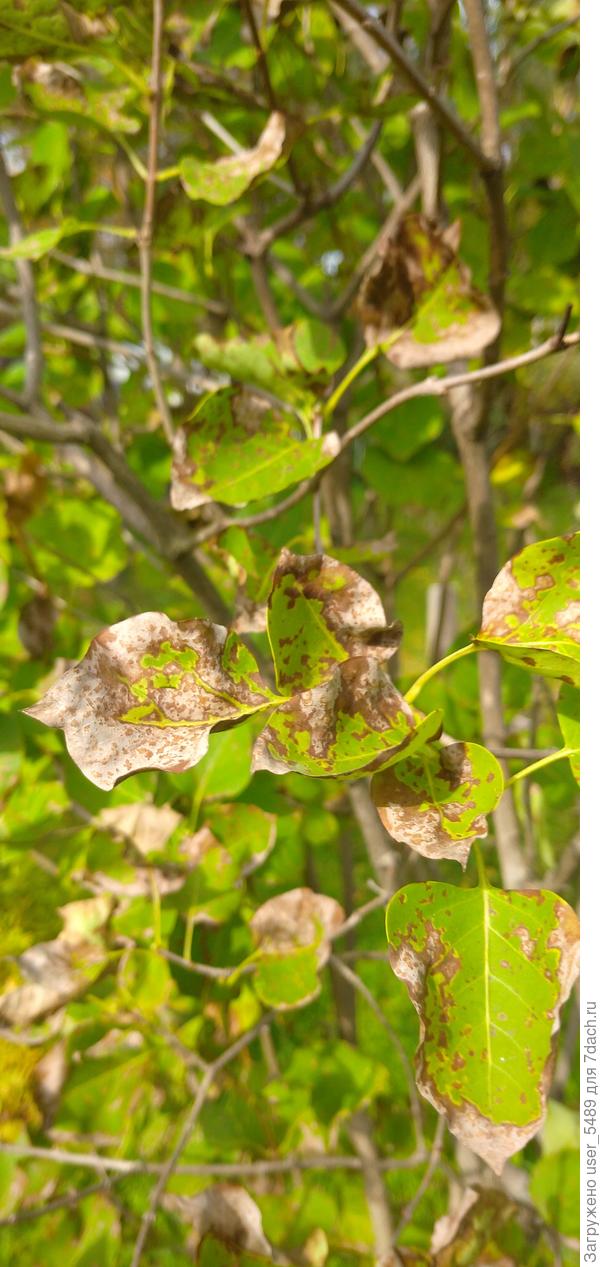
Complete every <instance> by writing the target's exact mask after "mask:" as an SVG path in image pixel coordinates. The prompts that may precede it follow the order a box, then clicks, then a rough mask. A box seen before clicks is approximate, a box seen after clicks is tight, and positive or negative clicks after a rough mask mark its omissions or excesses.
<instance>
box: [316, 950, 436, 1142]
mask: <svg viewBox="0 0 600 1267" xmlns="http://www.w3.org/2000/svg"><path fill="white" fill-rule="evenodd" d="M330 962H331V965H332V967H333V968H334V969H335V971H336V972H339V974H340V976H341V977H343V978H344V980H345V981H347V982H348V983H349V985H351V986H352V988H353V990H356V993H357V994H360V996H361V998H363V999H364V1000H365V1003H366V1004H367V1007H369V1008H370V1009H371V1011H372V1013H373V1015H374V1016H375V1017H376V1018H377V1020H378V1022H379V1024H380V1025H381V1027H382V1029H383V1030H385V1033H386V1034H387V1036H388V1038H389V1040H390V1042H391V1044H392V1047H394V1049H395V1050H396V1051H397V1053H398V1056H399V1057H400V1063H401V1065H402V1068H403V1070H404V1076H405V1078H406V1085H407V1088H408V1098H409V1101H410V1107H411V1112H412V1119H413V1125H414V1128H415V1144H416V1147H417V1149H418V1151H419V1152H423V1151H424V1149H425V1140H424V1135H423V1110H422V1108H421V1101H420V1100H419V1096H418V1094H417V1089H416V1087H415V1081H414V1077H413V1071H412V1067H411V1063H410V1061H409V1059H408V1056H407V1055H406V1052H405V1050H404V1047H403V1045H402V1043H401V1041H400V1039H399V1038H398V1035H397V1033H396V1031H395V1029H394V1028H393V1026H392V1025H391V1024H390V1022H389V1021H388V1019H387V1016H386V1015H385V1014H384V1012H383V1011H382V1009H381V1008H380V1006H379V1004H378V1002H377V999H376V998H375V997H374V995H373V994H372V993H371V991H370V990H369V987H368V986H367V985H365V982H364V981H363V980H362V978H361V977H359V976H358V973H356V972H353V970H352V968H349V967H348V964H347V963H345V962H344V960H343V959H340V958H338V956H337V955H332V956H331V960H330Z"/></svg>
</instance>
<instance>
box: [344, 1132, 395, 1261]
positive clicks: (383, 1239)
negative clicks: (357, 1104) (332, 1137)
mask: <svg viewBox="0 0 600 1267" xmlns="http://www.w3.org/2000/svg"><path fill="white" fill-rule="evenodd" d="M347 1131H348V1136H349V1138H350V1140H351V1142H352V1147H353V1148H354V1149H355V1150H356V1152H357V1154H358V1156H359V1158H360V1161H361V1164H362V1173H363V1182H364V1188H365V1198H366V1202H367V1205H368V1207H369V1217H370V1219H371V1227H372V1228H373V1242H374V1247H375V1254H376V1257H377V1258H378V1259H380V1258H385V1257H386V1255H387V1254H389V1253H390V1252H391V1251H392V1249H393V1245H394V1225H393V1222H392V1213H391V1209H390V1202H389V1198H388V1194H387V1189H386V1186H385V1182H384V1179H383V1175H382V1173H381V1160H380V1157H379V1154H378V1152H377V1149H376V1147H375V1142H374V1139H373V1124H372V1122H371V1119H370V1117H369V1115H368V1113H367V1112H366V1110H364V1109H359V1111H358V1112H357V1113H354V1114H353V1115H352V1117H351V1118H350V1119H349V1121H348V1125H347Z"/></svg>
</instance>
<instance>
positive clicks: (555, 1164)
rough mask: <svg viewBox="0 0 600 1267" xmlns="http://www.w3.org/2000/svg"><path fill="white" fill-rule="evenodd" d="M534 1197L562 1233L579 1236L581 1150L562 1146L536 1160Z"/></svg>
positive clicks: (548, 1218)
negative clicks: (556, 1150)
mask: <svg viewBox="0 0 600 1267" xmlns="http://www.w3.org/2000/svg"><path fill="white" fill-rule="evenodd" d="M530 1190H531V1198H532V1201H533V1202H534V1205H536V1206H537V1208H538V1210H539V1212H540V1214H541V1215H542V1218H543V1219H545V1220H546V1222H547V1223H548V1224H549V1225H550V1227H553V1228H556V1230H557V1232H560V1234H561V1235H562V1236H573V1237H577V1236H578V1235H579V1150H578V1149H577V1148H562V1149H561V1150H560V1151H559V1152H555V1153H549V1154H548V1155H547V1156H545V1157H540V1159H539V1161H536V1163H535V1165H534V1167H533V1170H532V1172H531V1185H530Z"/></svg>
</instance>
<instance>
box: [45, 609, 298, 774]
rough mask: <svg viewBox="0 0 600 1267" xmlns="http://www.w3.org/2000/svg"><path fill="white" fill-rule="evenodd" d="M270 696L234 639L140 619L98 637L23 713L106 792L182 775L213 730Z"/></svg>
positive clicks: (192, 625) (186, 623)
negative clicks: (53, 733) (55, 735)
mask: <svg viewBox="0 0 600 1267" xmlns="http://www.w3.org/2000/svg"><path fill="white" fill-rule="evenodd" d="M274 699H275V697H274V696H273V695H272V693H271V691H270V690H269V689H268V687H266V686H265V685H264V683H263V682H262V681H261V678H260V674H259V672H258V668H257V665H256V661H255V659H254V657H253V655H252V654H251V652H250V651H249V650H248V648H247V647H246V646H245V645H244V643H243V642H241V641H240V639H239V638H238V637H237V635H236V634H234V633H228V632H227V630H226V629H224V628H223V626H222V625H213V624H212V623H211V622H210V621H208V620H182V621H173V620H170V619H169V617H168V616H164V615H163V614H162V612H144V613H143V614H142V615H140V616H132V617H130V618H129V619H128V620H122V621H120V622H119V624H116V625H111V626H110V628H108V629H105V630H104V631H103V632H102V633H100V634H98V636H97V637H96V638H94V640H93V642H92V644H91V646H90V648H89V650H88V651H87V653H86V655H85V656H84V658H83V660H82V661H81V663H80V664H77V665H75V666H74V667H73V668H72V669H69V670H68V671H67V672H66V673H65V674H64V675H63V677H62V678H60V679H59V681H58V682H56V683H55V685H54V686H52V687H51V688H50V690H49V691H48V692H47V694H46V695H45V696H44V697H43V699H42V700H40V702H39V704H35V705H34V706H33V707H32V708H28V709H26V710H25V711H26V712H27V713H28V714H29V715H30V716H31V717H35V718H37V720H38V721H42V722H44V724H45V725H46V726H61V727H62V728H63V730H64V732H65V738H66V742H67V748H68V750H69V753H70V755H71V756H72V758H73V760H74V761H75V762H76V763H77V765H78V766H79V768H80V770H82V771H83V773H84V774H85V775H86V776H87V778H89V779H90V780H91V782H92V783H95V784H96V786H97V787H101V788H107V789H110V788H112V787H114V785H115V783H116V781H117V779H121V778H124V777H125V776H126V775H128V774H133V773H134V772H135V771H137V770H144V769H149V768H150V769H156V770H176V771H177V770H187V769H189V767H190V766H193V765H195V764H196V762H197V761H199V760H200V758H201V757H202V756H203V755H204V753H205V752H206V750H207V747H208V735H209V731H210V729H211V727H212V726H215V725H217V724H218V723H219V722H224V721H237V720H240V719H241V718H242V717H245V716H247V715H248V714H250V713H254V712H256V710H257V709H260V708H264V707H265V706H266V705H267V704H269V703H272V702H273V700H274Z"/></svg>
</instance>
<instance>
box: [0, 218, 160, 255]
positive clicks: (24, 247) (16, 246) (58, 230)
mask: <svg viewBox="0 0 600 1267" xmlns="http://www.w3.org/2000/svg"><path fill="white" fill-rule="evenodd" d="M98 229H101V230H102V232H103V233H112V234H115V236H116V237H122V238H133V237H135V229H128V228H122V227H121V226H120V225H98V224H91V223H88V221H84V220H75V219H74V218H73V217H72V216H67V217H66V218H65V219H64V220H63V221H62V222H61V223H60V224H54V225H48V227H47V228H45V229H36V230H35V232H34V233H27V234H26V235H25V237H23V238H21V240H20V241H19V242H14V243H13V245H12V246H3V247H0V259H5V260H41V259H42V257H43V256H44V255H47V254H48V252H49V251H53V250H54V248H55V247H56V246H58V244H59V242H62V240H63V238H69V237H73V236H74V235H75V234H77V233H95V232H96V230H98Z"/></svg>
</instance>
